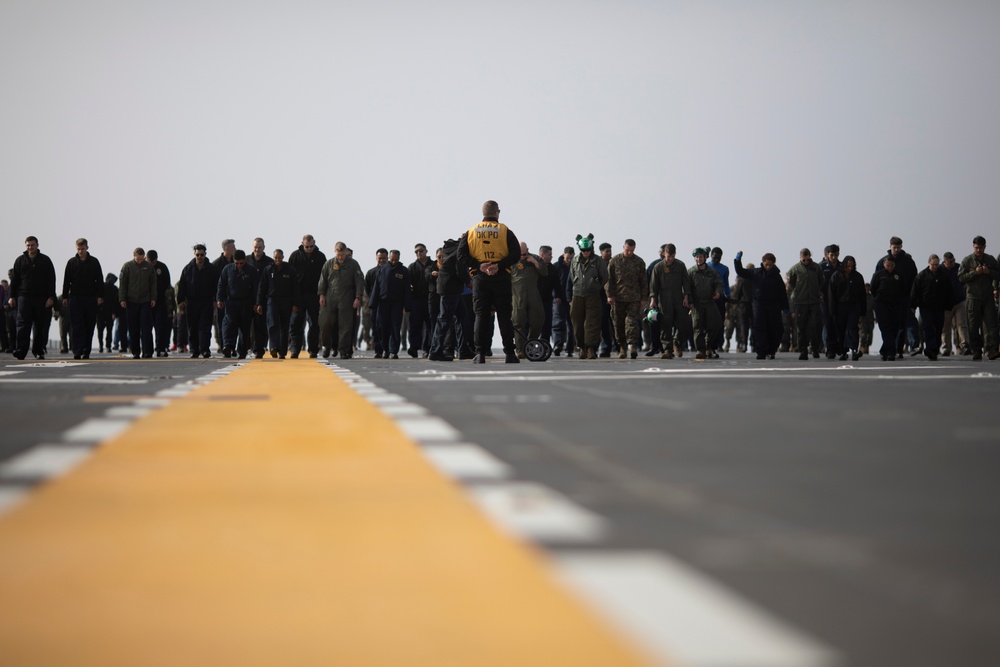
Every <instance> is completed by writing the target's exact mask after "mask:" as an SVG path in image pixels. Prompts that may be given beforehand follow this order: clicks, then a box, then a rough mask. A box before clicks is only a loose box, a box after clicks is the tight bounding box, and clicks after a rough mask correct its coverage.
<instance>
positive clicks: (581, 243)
mask: <svg viewBox="0 0 1000 667" xmlns="http://www.w3.org/2000/svg"><path fill="white" fill-rule="evenodd" d="M576 245H577V247H578V248H580V250H581V251H583V250H593V249H594V235H593V234H588V235H587V236H582V235H580V234H577V235H576Z"/></svg>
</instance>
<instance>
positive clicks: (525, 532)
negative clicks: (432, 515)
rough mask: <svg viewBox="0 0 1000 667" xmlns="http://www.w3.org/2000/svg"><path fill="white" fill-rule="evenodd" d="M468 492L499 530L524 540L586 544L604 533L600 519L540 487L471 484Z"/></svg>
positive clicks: (603, 522)
mask: <svg viewBox="0 0 1000 667" xmlns="http://www.w3.org/2000/svg"><path fill="white" fill-rule="evenodd" d="M468 492H469V494H470V495H471V497H472V499H473V501H475V503H476V504H477V505H478V506H479V508H480V509H482V510H483V511H484V512H485V513H486V514H487V515H488V516H489V517H490V518H491V519H493V520H494V521H495V522H496V523H497V524H498V525H499V526H501V527H502V528H504V529H506V530H507V531H509V532H511V533H512V534H514V535H517V536H519V537H521V538H523V539H526V540H531V541H534V542H541V543H558V544H587V543H592V542H596V541H598V540H600V539H601V538H602V537H603V536H604V533H605V529H606V521H605V520H604V519H603V518H601V517H599V516H597V515H596V514H594V513H593V512H590V511H589V510H586V509H584V508H583V507H580V506H579V505H577V504H575V503H573V502H571V501H570V500H569V499H567V498H565V497H564V496H562V495H561V494H559V493H557V492H555V491H553V490H552V489H550V488H548V487H546V486H542V485H541V484H535V483H531V482H510V483H501V484H480V485H476V484H472V485H470V486H469V488H468Z"/></svg>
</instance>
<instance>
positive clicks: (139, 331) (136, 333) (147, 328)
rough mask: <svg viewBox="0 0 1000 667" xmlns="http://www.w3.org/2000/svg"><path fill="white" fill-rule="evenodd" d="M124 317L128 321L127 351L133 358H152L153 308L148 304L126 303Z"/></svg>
mask: <svg viewBox="0 0 1000 667" xmlns="http://www.w3.org/2000/svg"><path fill="white" fill-rule="evenodd" d="M125 317H126V318H127V320H128V349H129V351H130V352H131V353H132V356H133V357H138V356H139V352H140V347H141V350H142V356H144V357H152V356H153V307H152V306H150V305H149V302H148V301H147V302H145V303H131V302H129V303H127V304H126V305H125Z"/></svg>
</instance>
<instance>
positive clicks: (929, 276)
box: [910, 267, 955, 310]
mask: <svg viewBox="0 0 1000 667" xmlns="http://www.w3.org/2000/svg"><path fill="white" fill-rule="evenodd" d="M954 305H955V296H954V293H953V292H952V289H951V277H950V276H949V275H948V272H947V271H946V270H944V269H942V268H941V267H938V270H937V271H931V270H930V268H924V270H923V271H921V272H920V273H918V274H917V279H916V280H914V281H913V287H912V288H911V289H910V308H921V309H923V308H926V309H927V310H951V307H952V306H954Z"/></svg>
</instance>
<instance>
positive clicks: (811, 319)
mask: <svg viewBox="0 0 1000 667" xmlns="http://www.w3.org/2000/svg"><path fill="white" fill-rule="evenodd" d="M822 327H823V322H822V313H821V311H820V307H819V304H818V303H809V304H805V305H801V306H799V305H796V306H795V330H796V332H797V333H798V337H797V340H798V343H799V354H804V353H806V352H808V351H809V345H810V344H811V345H812V351H813V353H814V354H819V350H820V348H821V347H822V346H823V329H822Z"/></svg>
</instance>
